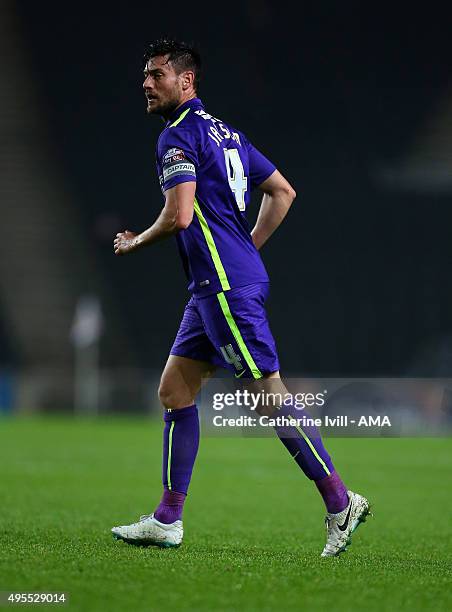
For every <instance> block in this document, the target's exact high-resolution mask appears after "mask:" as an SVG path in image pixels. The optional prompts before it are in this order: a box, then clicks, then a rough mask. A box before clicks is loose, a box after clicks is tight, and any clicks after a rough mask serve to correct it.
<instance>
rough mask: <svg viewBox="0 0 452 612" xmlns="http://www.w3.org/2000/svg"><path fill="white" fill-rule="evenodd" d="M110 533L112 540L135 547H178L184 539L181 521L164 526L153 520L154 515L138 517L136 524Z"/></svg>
mask: <svg viewBox="0 0 452 612" xmlns="http://www.w3.org/2000/svg"><path fill="white" fill-rule="evenodd" d="M111 532H112V534H113V537H114V538H116V539H117V540H124V542H127V543H128V544H135V545H137V546H151V545H154V546H160V547H161V548H170V547H173V546H180V544H181V543H182V538H183V537H184V529H183V526H182V521H174V523H170V524H169V525H166V524H165V523H160V521H158V520H157V519H156V518H154V514H144V515H143V516H140V520H139V521H138V522H137V523H132V524H131V525H123V526H122V527H113V529H112V530H111Z"/></svg>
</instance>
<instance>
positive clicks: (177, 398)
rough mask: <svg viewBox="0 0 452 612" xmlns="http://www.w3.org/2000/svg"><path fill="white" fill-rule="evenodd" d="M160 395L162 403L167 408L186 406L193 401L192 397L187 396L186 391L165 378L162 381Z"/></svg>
mask: <svg viewBox="0 0 452 612" xmlns="http://www.w3.org/2000/svg"><path fill="white" fill-rule="evenodd" d="M158 396H159V400H160V403H161V404H162V406H163V407H164V408H166V409H167V410H169V409H177V408H185V407H186V406H190V405H191V404H192V403H193V401H191V400H190V398H188V397H186V393H184V392H183V391H182V390H181V389H177V388H175V386H174V385H171V384H170V383H169V382H166V381H165V380H162V381H161V382H160V386H159V390H158Z"/></svg>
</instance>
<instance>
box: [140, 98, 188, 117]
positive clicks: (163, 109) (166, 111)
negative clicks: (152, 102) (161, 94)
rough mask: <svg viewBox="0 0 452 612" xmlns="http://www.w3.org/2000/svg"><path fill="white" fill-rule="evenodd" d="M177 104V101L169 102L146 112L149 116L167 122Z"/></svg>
mask: <svg viewBox="0 0 452 612" xmlns="http://www.w3.org/2000/svg"><path fill="white" fill-rule="evenodd" d="M179 104H180V102H179V100H169V101H168V102H165V103H164V104H159V105H158V106H157V108H155V109H152V110H148V111H147V112H148V114H149V115H160V117H163V119H166V120H167V119H168V118H169V117H170V116H171V115H172V114H173V112H174V111H175V110H176V108H177V107H178V106H179Z"/></svg>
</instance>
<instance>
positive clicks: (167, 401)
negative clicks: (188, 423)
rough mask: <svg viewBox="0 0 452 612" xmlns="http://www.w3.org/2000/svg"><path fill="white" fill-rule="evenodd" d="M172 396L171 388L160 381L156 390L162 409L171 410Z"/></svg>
mask: <svg viewBox="0 0 452 612" xmlns="http://www.w3.org/2000/svg"><path fill="white" fill-rule="evenodd" d="M173 395H174V394H173V393H172V391H171V388H170V387H169V386H168V385H167V384H166V383H165V382H164V381H161V382H160V386H159V390H158V396H159V400H160V403H161V404H162V406H163V407H164V408H166V409H168V408H172V405H171V404H172V401H173V399H174V398H173Z"/></svg>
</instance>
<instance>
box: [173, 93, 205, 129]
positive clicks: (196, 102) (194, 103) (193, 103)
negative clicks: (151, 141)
mask: <svg viewBox="0 0 452 612" xmlns="http://www.w3.org/2000/svg"><path fill="white" fill-rule="evenodd" d="M189 108H204V104H203V103H202V102H201V100H200V99H199V98H192V99H191V100H187V101H186V102H184V103H183V104H181V105H180V106H178V108H176V110H175V111H173V112H172V114H171V116H170V117H169V119H168V121H167V122H166V124H165V127H168V126H169V125H171V124H172V123H174V122H175V121H177V120H178V119H179V117H180V116H181V115H182V113H183V112H184V111H186V110H187V109H189Z"/></svg>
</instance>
